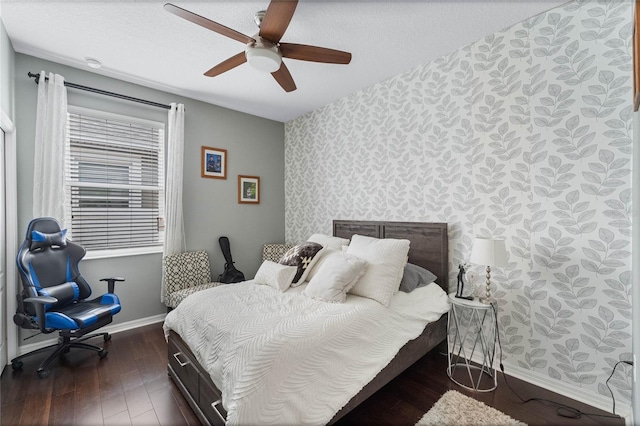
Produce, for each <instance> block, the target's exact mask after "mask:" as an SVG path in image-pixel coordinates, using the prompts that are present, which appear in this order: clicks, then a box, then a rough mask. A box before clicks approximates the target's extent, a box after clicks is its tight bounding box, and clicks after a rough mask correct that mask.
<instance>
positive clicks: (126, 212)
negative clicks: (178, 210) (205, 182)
mask: <svg viewBox="0 0 640 426" xmlns="http://www.w3.org/2000/svg"><path fill="white" fill-rule="evenodd" d="M67 144H68V145H67V164H66V172H67V173H66V182H67V185H66V190H67V192H66V194H67V203H69V208H68V212H69V214H70V217H68V218H67V222H66V223H67V226H68V227H70V232H71V238H72V239H73V241H75V242H76V243H78V244H80V245H82V246H84V247H85V248H87V249H89V250H106V249H122V248H136V247H151V246H162V243H163V238H164V223H163V215H164V211H163V210H164V124H162V123H156V122H151V121H146V120H140V119H136V118H132V117H125V116H120V115H114V114H107V113H103V112H100V111H93V110H86V109H80V108H75V107H74V108H72V107H70V108H69V114H68V121H67Z"/></svg>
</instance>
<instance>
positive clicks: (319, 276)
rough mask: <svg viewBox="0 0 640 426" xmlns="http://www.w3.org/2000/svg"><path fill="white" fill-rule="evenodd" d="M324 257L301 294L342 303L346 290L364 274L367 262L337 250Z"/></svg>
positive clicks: (345, 296)
mask: <svg viewBox="0 0 640 426" xmlns="http://www.w3.org/2000/svg"><path fill="white" fill-rule="evenodd" d="M325 259H326V260H325V261H324V262H322V265H321V266H319V269H318V272H317V273H316V274H315V275H314V277H313V278H312V279H311V281H310V282H309V284H307V288H305V289H304V291H303V292H302V294H303V295H305V296H307V297H311V298H312V299H318V300H323V301H325V302H337V303H344V301H345V299H346V298H347V292H348V291H349V290H350V289H351V287H353V286H354V285H355V284H356V282H357V281H358V279H359V278H360V277H361V276H362V275H363V274H364V272H365V270H366V268H367V262H366V261H364V260H362V259H360V258H359V257H357V256H354V255H351V254H347V253H342V252H341V251H338V250H335V251H334V252H332V253H330V254H328V255H325Z"/></svg>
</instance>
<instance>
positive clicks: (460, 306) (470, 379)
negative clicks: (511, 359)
mask: <svg viewBox="0 0 640 426" xmlns="http://www.w3.org/2000/svg"><path fill="white" fill-rule="evenodd" d="M449 300H450V301H451V312H450V313H449V321H448V324H447V347H448V354H447V358H448V367H447V375H448V376H449V378H450V379H451V380H452V381H453V382H454V383H456V384H457V385H459V386H462V387H463V388H465V389H468V390H471V391H474V392H490V391H492V390H494V389H495V388H496V387H497V386H498V377H497V374H496V369H495V368H494V366H493V363H494V358H495V350H496V332H497V330H496V319H495V317H494V315H495V311H494V310H493V307H492V306H491V305H485V304H484V303H481V302H480V301H478V299H477V298H476V299H474V300H466V299H458V298H456V297H455V293H451V294H449ZM476 351H477V353H478V354H479V355H480V356H481V358H482V362H481V364H476V363H473V362H472V361H471V360H472V358H473V356H474V354H476Z"/></svg>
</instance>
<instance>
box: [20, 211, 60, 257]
mask: <svg viewBox="0 0 640 426" xmlns="http://www.w3.org/2000/svg"><path fill="white" fill-rule="evenodd" d="M66 238H67V230H66V229H60V223H59V222H58V221H57V220H56V219H54V218H52V217H39V218H36V219H33V220H32V221H31V222H29V226H28V227H27V235H26V236H25V240H26V241H25V243H27V244H25V245H26V246H28V247H29V251H34V250H38V249H41V248H44V247H54V248H57V247H66V245H67V240H66Z"/></svg>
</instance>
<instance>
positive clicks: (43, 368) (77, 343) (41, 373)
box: [11, 333, 111, 379]
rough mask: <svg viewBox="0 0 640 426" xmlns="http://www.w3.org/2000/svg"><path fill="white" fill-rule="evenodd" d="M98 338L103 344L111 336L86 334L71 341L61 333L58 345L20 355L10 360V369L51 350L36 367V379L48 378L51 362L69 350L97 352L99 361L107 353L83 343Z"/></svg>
mask: <svg viewBox="0 0 640 426" xmlns="http://www.w3.org/2000/svg"><path fill="white" fill-rule="evenodd" d="M100 336H102V338H103V340H104V341H105V342H106V341H109V340H111V335H110V334H109V333H94V334H87V335H84V336H82V337H78V338H75V339H73V340H72V337H71V336H69V335H68V334H64V335H63V333H61V335H60V337H58V343H56V344H54V345H49V346H45V347H44V348H40V349H36V350H35V351H32V352H29V353H26V354H23V355H20V356H18V357H16V358H14V359H12V360H11V367H12V368H13V369H14V370H19V369H21V368H22V365H23V362H22V359H23V358H27V357H30V356H32V355H36V354H39V353H42V352H47V351H49V350H51V349H53V352H52V353H51V354H50V355H49V356H48V357H47V358H46V359H45V360H44V361H42V362H41V363H40V365H39V366H38V369H37V370H36V372H37V373H38V377H40V378H41V379H45V378H47V377H49V370H48V369H47V367H48V366H49V364H51V362H52V361H53V360H54V359H56V358H57V357H58V356H59V355H61V354H63V353H67V352H69V351H70V350H71V348H78V349H88V350H91V351H95V352H98V356H99V357H100V359H102V358H104V357H106V356H107V354H108V352H107V350H105V349H104V348H101V347H99V346H96V345H90V344H88V343H84V341H85V340H88V339H92V338H94V337H100Z"/></svg>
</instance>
